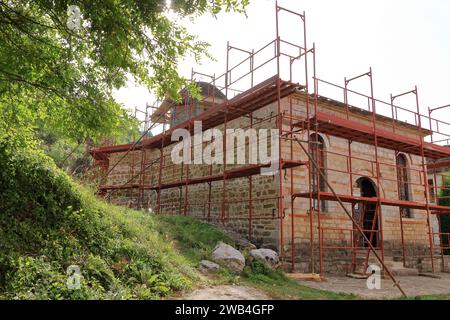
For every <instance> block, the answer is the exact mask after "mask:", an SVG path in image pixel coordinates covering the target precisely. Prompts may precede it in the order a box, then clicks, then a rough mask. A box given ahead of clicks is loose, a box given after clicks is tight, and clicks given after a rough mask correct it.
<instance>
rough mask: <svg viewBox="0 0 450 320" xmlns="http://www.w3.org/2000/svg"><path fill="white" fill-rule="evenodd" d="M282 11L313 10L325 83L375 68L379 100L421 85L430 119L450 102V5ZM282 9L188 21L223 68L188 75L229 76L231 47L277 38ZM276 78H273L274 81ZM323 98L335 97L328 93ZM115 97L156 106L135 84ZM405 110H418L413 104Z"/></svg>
mask: <svg viewBox="0 0 450 320" xmlns="http://www.w3.org/2000/svg"><path fill="white" fill-rule="evenodd" d="M279 5H281V6H283V7H285V8H288V9H292V10H294V11H298V12H302V11H303V10H305V11H306V17H307V36H308V47H311V46H312V43H313V42H315V43H316V52H317V54H316V59H317V76H318V77H319V78H321V79H324V80H328V81H330V82H333V83H337V84H339V85H343V79H344V77H345V76H347V77H349V78H351V77H353V76H356V75H359V74H362V73H364V72H367V71H368V70H369V67H372V68H373V74H374V91H375V96H376V98H379V99H381V100H386V101H388V100H389V94H390V93H393V94H398V93H402V92H405V91H409V90H412V89H414V85H417V86H418V89H419V98H420V103H421V112H422V113H424V114H425V113H427V108H428V107H437V106H441V105H445V104H449V103H450V1H448V0H428V1H423V0H422V1H420V0H395V1H392V0H377V1H369V0H342V1H336V0H280V1H279ZM274 6H275V1H274V0H251V5H250V6H249V7H248V18H246V17H245V16H244V15H240V14H237V13H224V14H221V15H220V16H219V17H218V18H217V19H215V18H213V17H211V16H210V15H208V16H202V17H200V18H198V19H196V20H195V21H194V22H195V23H192V22H191V21H183V22H182V23H183V24H184V25H185V26H186V27H187V28H188V30H189V31H190V32H191V33H192V34H196V35H198V37H199V39H200V40H203V41H206V42H208V43H210V44H211V48H210V53H211V54H212V55H213V56H214V57H215V58H216V59H217V61H216V62H214V61H209V60H208V59H207V58H205V59H204V60H203V64H202V65H201V66H195V65H193V62H192V59H186V61H183V62H182V63H180V69H179V71H180V73H181V74H182V75H184V76H186V77H188V78H190V75H191V67H194V69H196V70H198V71H202V72H205V73H208V74H212V73H216V75H219V74H222V73H224V72H225V60H226V42H227V40H229V41H230V44H231V45H235V46H238V47H242V48H245V49H248V50H251V49H258V48H260V47H262V46H263V45H264V44H266V43H268V42H269V41H271V40H273V39H275V10H274ZM280 25H281V37H282V38H284V39H286V40H289V41H291V40H292V41H296V43H299V44H301V43H302V42H301V41H302V32H303V31H302V29H301V28H300V24H295V22H294V20H293V19H289V18H288V17H287V16H286V17H285V16H284V15H283V16H280ZM297 37H298V38H297ZM296 39H298V40H296ZM240 57H244V56H240ZM269 73H270V72H269ZM269 73H268V74H267V77H269V76H271V75H273V74H272V73H271V74H269ZM284 78H286V77H284ZM286 80H288V79H286ZM351 88H352V89H357V90H362V91H364V93H368V88H369V87H368V81H367V80H366V81H365V80H364V79H361V80H359V81H358V82H355V83H352V84H351ZM320 89H321V87H319V91H320ZM325 91H326V90H325ZM322 94H323V95H328V94H327V92H323V90H322ZM330 95H332V94H331V92H330ZM115 97H116V99H117V101H119V102H120V103H123V104H124V106H125V107H127V108H130V109H134V107H135V106H138V107H139V108H143V107H144V106H145V103H146V102H150V103H151V102H153V101H154V98H153V97H152V95H150V93H148V91H147V90H146V89H145V88H139V87H136V86H134V85H133V84H131V83H130V84H129V86H128V87H127V88H123V89H121V90H119V91H118V92H117V93H116V94H115ZM332 97H333V96H332ZM350 103H352V101H350ZM398 103H399V104H400V105H405V106H411V107H414V108H415V105H413V100H412V97H410V98H405V99H402V100H399V101H398ZM436 116H439V117H440V118H442V119H443V120H449V122H450V119H445V118H450V108H449V109H447V111H441V112H440V113H436Z"/></svg>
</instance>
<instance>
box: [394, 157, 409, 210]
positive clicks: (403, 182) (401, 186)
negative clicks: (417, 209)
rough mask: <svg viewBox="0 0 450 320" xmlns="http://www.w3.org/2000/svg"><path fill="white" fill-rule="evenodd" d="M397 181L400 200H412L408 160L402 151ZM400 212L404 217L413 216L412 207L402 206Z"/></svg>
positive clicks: (398, 164)
mask: <svg viewBox="0 0 450 320" xmlns="http://www.w3.org/2000/svg"><path fill="white" fill-rule="evenodd" d="M397 181H398V198H399V200H405V201H409V200H411V199H410V193H409V175H408V161H407V159H406V156H405V155H404V154H401V153H399V154H398V155H397ZM400 213H401V215H402V217H403V218H411V210H410V208H400Z"/></svg>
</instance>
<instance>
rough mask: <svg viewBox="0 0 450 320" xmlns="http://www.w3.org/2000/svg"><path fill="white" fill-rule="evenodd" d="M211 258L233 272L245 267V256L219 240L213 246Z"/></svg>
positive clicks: (240, 270)
mask: <svg viewBox="0 0 450 320" xmlns="http://www.w3.org/2000/svg"><path fill="white" fill-rule="evenodd" d="M212 260H213V261H215V262H217V263H218V264H220V265H223V266H224V267H226V268H228V269H230V270H232V271H234V272H242V270H244V267H245V258H244V256H243V255H242V253H240V252H239V251H238V250H236V249H235V248H233V247H232V246H230V245H228V244H226V243H223V242H219V244H218V245H217V246H216V247H215V248H214V251H213V253H212Z"/></svg>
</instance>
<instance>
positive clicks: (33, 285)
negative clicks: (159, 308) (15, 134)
mask: <svg viewBox="0 0 450 320" xmlns="http://www.w3.org/2000/svg"><path fill="white" fill-rule="evenodd" d="M0 167H1V168H2V170H1V171H0V238H1V239H2V241H1V242H0V297H2V298H18V299H133V298H138V299H158V298H160V297H162V296H166V295H167V294H169V293H171V292H174V291H180V290H185V289H187V288H189V287H190V286H191V285H192V282H193V281H194V280H196V279H197V273H196V272H195V270H194V269H193V268H191V267H189V266H188V265H187V263H186V260H185V259H184V257H182V256H180V255H179V254H178V253H177V252H175V251H174V249H173V247H172V246H171V244H170V243H167V242H166V241H165V239H164V238H162V237H161V236H160V234H159V233H158V232H157V231H156V230H155V228H156V226H157V225H158V222H157V221H156V220H155V219H154V218H153V217H151V216H150V215H148V214H147V213H144V212H138V211H134V210H128V209H124V208H119V207H115V206H112V205H108V204H106V203H103V202H101V201H99V200H97V199H96V198H94V197H93V196H92V195H91V192H90V191H89V190H86V189H84V188H82V187H80V186H79V185H77V184H75V183H74V182H73V181H72V180H71V179H70V178H69V177H68V176H67V175H65V174H64V173H63V172H62V171H61V170H59V169H57V168H56V166H55V165H54V163H53V161H52V160H51V159H50V158H48V157H47V156H45V155H43V154H42V152H39V151H22V152H20V153H18V152H15V151H14V149H11V148H10V147H9V146H6V145H4V144H0ZM70 265H78V266H79V267H80V269H81V272H82V280H81V289H79V290H69V289H68V288H67V286H66V281H67V278H68V275H67V274H66V269H67V267H68V266H70Z"/></svg>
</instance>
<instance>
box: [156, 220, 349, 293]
mask: <svg viewBox="0 0 450 320" xmlns="http://www.w3.org/2000/svg"><path fill="white" fill-rule="evenodd" d="M155 219H156V220H157V221H158V224H157V228H158V229H159V231H160V232H161V233H164V234H166V235H167V236H170V237H171V239H172V240H173V241H175V243H176V247H177V248H178V250H179V252H180V253H181V254H182V255H183V256H184V257H185V258H186V259H187V260H188V261H189V263H190V264H191V266H197V265H198V264H199V262H200V261H201V260H203V259H209V258H210V256H211V253H212V251H213V249H214V247H215V246H216V244H217V243H218V242H219V241H222V242H225V243H228V244H230V245H234V244H235V243H234V241H233V240H232V239H231V238H230V237H228V236H227V235H226V234H224V232H223V231H222V230H220V229H218V228H216V227H214V226H212V225H210V224H207V223H204V222H201V221H199V220H197V219H194V218H191V217H185V216H157V217H155ZM244 255H247V253H246V252H244ZM211 281H212V283H213V284H224V283H229V284H240V285H245V286H251V287H254V288H257V289H259V290H261V291H264V292H265V293H266V294H267V295H269V296H270V297H272V298H274V299H357V296H355V295H349V294H339V293H333V292H328V291H323V290H318V289H312V288H308V287H306V286H303V285H301V284H300V283H298V282H296V281H293V280H291V279H289V278H287V277H286V276H285V275H284V274H283V273H282V272H281V271H273V270H270V269H269V268H267V267H265V266H264V265H263V264H261V263H259V262H257V261H254V262H253V263H252V265H250V266H246V267H245V269H244V272H243V274H242V275H240V276H237V275H236V274H233V273H231V272H228V271H226V270H223V269H222V271H221V272H220V273H219V275H218V276H216V277H214V278H213V279H212V280H211Z"/></svg>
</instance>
